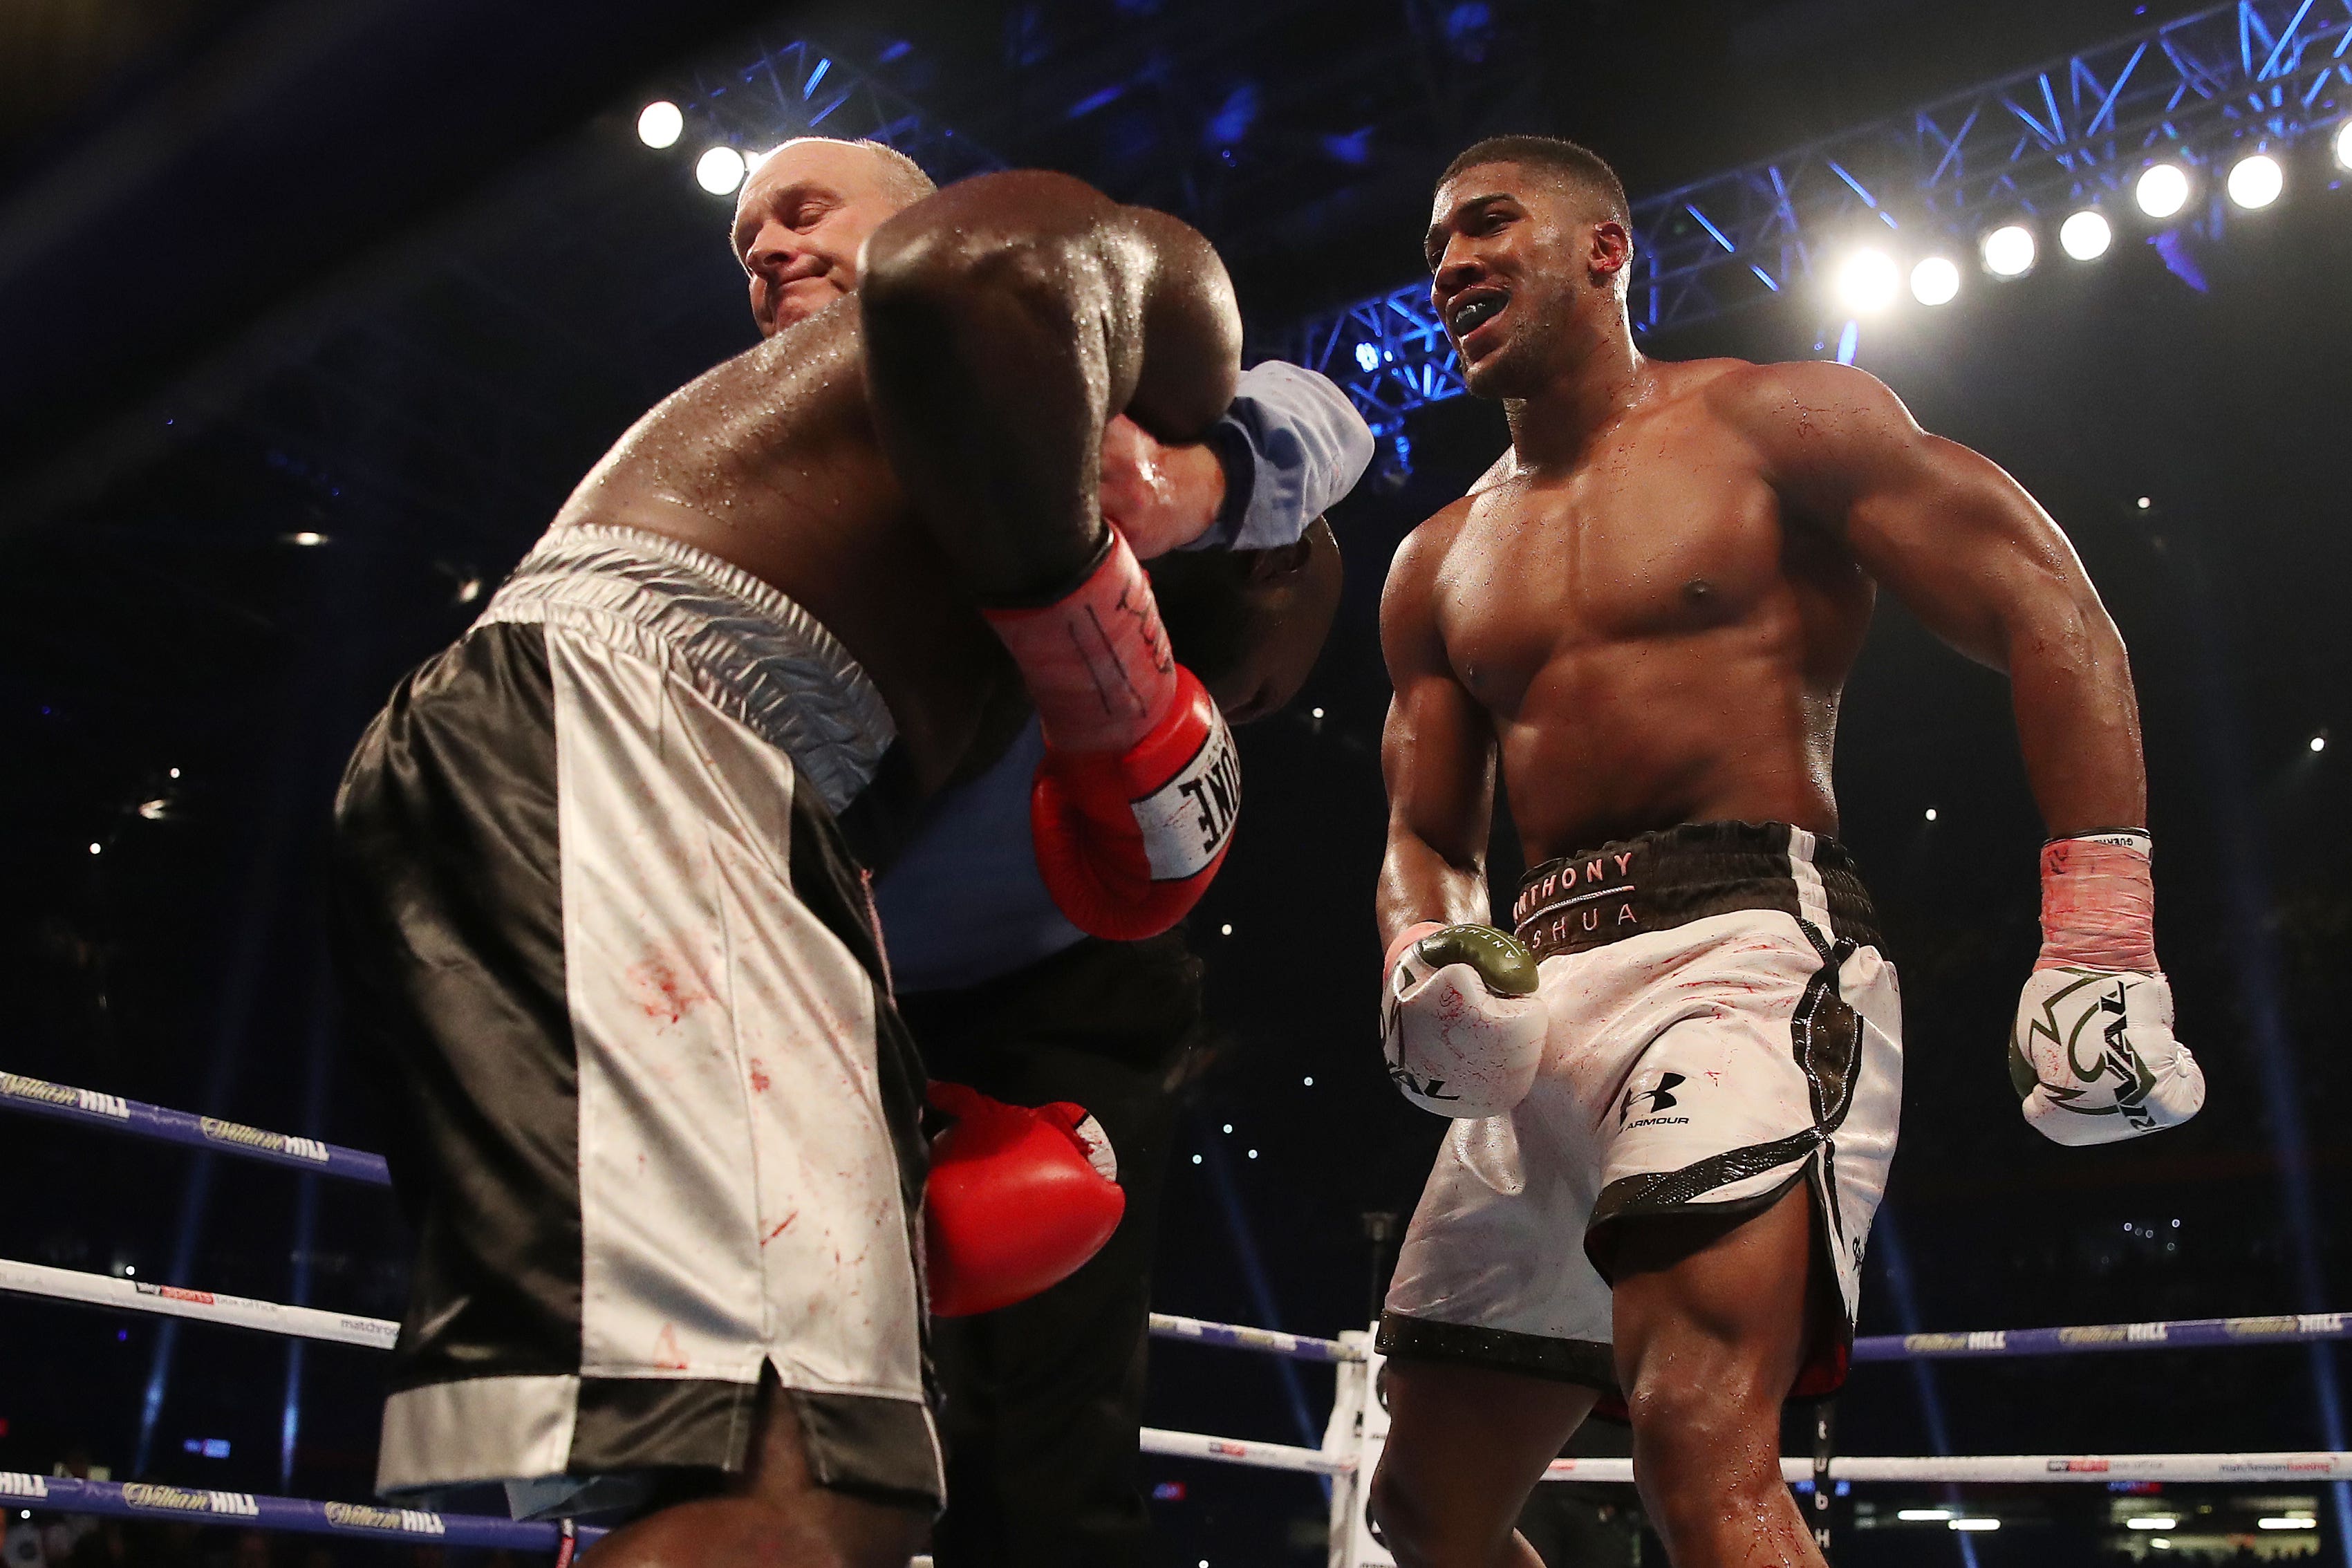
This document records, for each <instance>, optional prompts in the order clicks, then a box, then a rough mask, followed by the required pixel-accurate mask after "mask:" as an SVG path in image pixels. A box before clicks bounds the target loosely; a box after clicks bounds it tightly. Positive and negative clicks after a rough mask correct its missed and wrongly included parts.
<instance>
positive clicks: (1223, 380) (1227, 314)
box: [1119, 207, 1242, 442]
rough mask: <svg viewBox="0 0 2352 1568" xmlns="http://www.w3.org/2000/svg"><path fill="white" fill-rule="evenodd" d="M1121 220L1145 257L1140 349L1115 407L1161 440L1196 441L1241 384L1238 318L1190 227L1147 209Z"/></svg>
mask: <svg viewBox="0 0 2352 1568" xmlns="http://www.w3.org/2000/svg"><path fill="white" fill-rule="evenodd" d="M1119 214H1120V218H1121V220H1122V221H1123V222H1125V223H1126V224H1128V225H1129V226H1130V227H1131V230H1132V232H1133V234H1134V236H1135V238H1136V239H1137V241H1138V242H1139V243H1140V244H1141V245H1142V246H1143V247H1146V248H1147V249H1148V251H1149V253H1150V271H1149V279H1148V281H1147V282H1146V284H1145V286H1144V289H1143V343H1142V349H1143V353H1142V356H1141V360H1140V363H1139V364H1138V365H1137V367H1136V374H1135V379H1134V382H1133V389H1132V391H1131V393H1130V395H1129V397H1128V399H1127V401H1126V402H1125V403H1124V404H1123V405H1121V406H1122V408H1123V409H1124V411H1125V412H1126V414H1127V415H1128V416H1129V418H1131V419H1133V420H1134V421H1135V422H1136V423H1137V424H1138V425H1139V426H1142V427H1143V428H1144V429H1146V430H1148V431H1150V433H1151V434H1152V435H1154V436H1156V437H1159V438H1160V440H1162V441H1172V442H1188V441H1198V440H1200V439H1201V438H1202V437H1203V436H1205V435H1206V434H1208V431H1209V427H1210V426H1213V425H1214V424H1216V422H1217V421H1218V420H1219V419H1221V418H1223V416H1224V412H1225V409H1226V408H1227V407H1228V406H1230V405H1232V403H1233V400H1234V386H1235V384H1236V383H1238V381H1239V380H1240V378H1241V369H1242V314H1241V307H1240V305H1239V304H1238V303H1237V302H1236V301H1235V300H1234V285H1233V280H1232V279H1230V278H1228V277H1227V276H1226V275H1225V264H1224V262H1223V259H1221V258H1219V257H1218V255H1217V252H1216V249H1215V247H1213V246H1211V245H1210V243H1209V242H1208V240H1207V239H1206V238H1205V237H1203V236H1202V234H1201V233H1200V231H1198V230H1197V229H1195V228H1193V227H1192V226H1191V225H1189V224H1187V223H1185V222H1183V221H1182V220H1181V219H1180V218H1175V217H1171V216H1169V215H1168V214H1166V213H1163V212H1154V211H1153V210H1151V209H1150V208H1149V207H1122V208H1120V209H1119Z"/></svg>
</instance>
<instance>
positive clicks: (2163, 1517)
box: [2124, 1513, 2180, 1530]
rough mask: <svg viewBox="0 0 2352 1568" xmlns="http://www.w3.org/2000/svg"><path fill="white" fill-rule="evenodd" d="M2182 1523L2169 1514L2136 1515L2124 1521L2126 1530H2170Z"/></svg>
mask: <svg viewBox="0 0 2352 1568" xmlns="http://www.w3.org/2000/svg"><path fill="white" fill-rule="evenodd" d="M2179 1522H2180V1521H2179V1520H2178V1519H2176V1518H2174V1517H2173V1516H2172V1515H2171V1514H2168V1513H2142V1514H2135V1515H2134V1516H2133V1517H2131V1518H2130V1519H2127V1520H2126V1521H2124V1528H2125V1529H2126V1530H2170V1529H2171V1528H2172V1527H2173V1526H2174V1525H2177V1524H2179Z"/></svg>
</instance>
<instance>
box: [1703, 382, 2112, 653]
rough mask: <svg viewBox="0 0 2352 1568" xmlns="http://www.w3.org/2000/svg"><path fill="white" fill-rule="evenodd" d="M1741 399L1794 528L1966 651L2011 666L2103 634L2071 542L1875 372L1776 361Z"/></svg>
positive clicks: (1989, 465) (2002, 475) (2005, 479)
mask: <svg viewBox="0 0 2352 1568" xmlns="http://www.w3.org/2000/svg"><path fill="white" fill-rule="evenodd" d="M1768 378H1769V379H1768ZM1738 392H1739V393H1740V394H1741V396H1740V397H1739V404H1738V405H1739V406H1740V408H1741V412H1742V414H1743V415H1744V416H1745V422H1746V423H1747V425H1748V429H1749V430H1750V433H1751V435H1752V436H1753V437H1755V438H1756V440H1757V443H1758V447H1759V450H1760V452H1761V453H1762V455H1763V458H1764V461H1765V465H1766V468H1767V472H1768V476H1769V479H1771V482H1772V483H1773V485H1774V487H1775V488H1776V489H1778V490H1779V492H1780V495H1781V497H1782V499H1783V500H1784V503H1786V510H1787V511H1788V513H1789V515H1790V520H1791V523H1792V525H1793V526H1799V527H1805V526H1811V527H1815V528H1819V529H1821V530H1822V531H1824V532H1826V533H1828V534H1829V535H1831V536H1832V538H1834V539H1836V540H1837V541H1838V542H1841V543H1843V545H1844V546H1845V548H1846V549H1847V550H1849V551H1851V552H1853V557H1854V559H1855V561H1856V562H1857V563H1859V564H1860V565H1861V566H1862V568H1863V570H1864V571H1865V572H1867V573H1869V574H1870V575H1871V576H1872V577H1873V578H1874V579H1876V580H1877V581H1878V582H1880V583H1882V584H1885V586H1886V588H1887V589H1888V590H1889V591H1890V592H1891V593H1893V594H1894V595H1895V597H1896V598H1898V599H1900V600H1901V601H1902V602H1903V604H1904V605H1905V607H1906V608H1907V609H1909V610H1910V611H1911V612H1912V613H1913V614H1914V615H1916V616H1918V617H1919V619H1920V621H1921V622H1922V623H1924V624H1925V625H1926V626H1927V629H1928V630H1930V631H1932V632H1934V633H1935V634H1936V635H1937V637H1941V638H1942V639H1943V640H1944V641H1945V642H1947V643H1949V644H1950V645H1951V646H1952V647H1955V648H1957V649H1958V650H1959V651H1960V652H1961V653H1964V654H1966V655H1967V656H1968V657H1969V658H1973V659H1975V660H1977V661H1978V662H1979V663H1981V664H1986V665H1990V666H1991V667H1992V668H1996V669H2003V670H2005V669H2008V668H2010V667H2011V659H2012V655H2013V653H2014V652H2015V651H2016V649H2017V648H2018V647H2019V645H2020V643H2021V641H2023V640H2027V639H2032V638H2036V637H2050V636H2053V635H2069V636H2071V635H2081V634H2084V633H2091V632H2095V629H2096V627H2097V626H2104V625H2105V610H2104V609H2102V608H2101V607H2100V605H2099V602H2098V595H2097V593H2096V592H2095V590H2094V589H2093V588H2092V586H2091V583H2090V579H2089V577H2088V576H2087V575H2086V574H2084V571H2083V565H2082V563H2081V562H2080V561H2079V560H2077V559H2076V558H2075V555H2074V546H2073V545H2071V544H2070V543H2068V542H2067V540H2066V536H2065V535H2064V533H2063V532H2061V531H2060V530H2059V528H2058V525H2057V523H2056V522H2054V521H2052V519H2051V517H2050V514H2049V513H2047V512H2045V511H2044V510H2042V508H2041V506H2040V505H2039V504H2038V503H2037V502H2036V501H2035V500H2033V498H2032V496H2031V495H2029V494H2027V493H2026V490H2025V488H2024V487H2023V486H2022V485H2020V484H2019V483H2018V482H2017V481H2016V480H2015V479H2011V477H2010V476H2009V475H2008V474H2007V473H2006V472H2004V471H2003V470H2002V469H2001V468H2000V466H1999V465H1998V464H1996V463H1994V462H1992V461H1991V460H1990V458H1985V457H1983V456H1981V455H1980V454H1979V453H1976V452H1973V451H1971V450H1969V448H1968V447H1963V446H1961V445H1959V444H1958V442H1955V441H1948V440H1946V439H1944V438H1943V437H1940V436H1934V435H1930V434H1928V433H1927V431H1925V430H1923V429H1921V428H1920V427H1919V424H1918V422H1917V421H1916V420H1915V419H1914V418H1912V416H1911V411H1910V410H1909V409H1907V408H1906V407H1905V406H1904V405H1903V402H1902V400H1901V399H1900V398H1898V397H1896V396H1895V394H1894V393H1893V392H1892V391H1890V390H1888V388H1887V387H1886V386H1885V384H1883V383H1881V382H1880V381H1878V380H1877V378H1875V377H1874V376H1872V375H1869V374H1865V373H1864V372H1862V371H1858V370H1854V369H1852V368H1850V367H1848V366H1843V365H1833V364H1811V363H1807V364H1791V365H1775V366H1771V367H1769V371H1767V372H1766V373H1764V374H1763V375H1761V376H1759V378H1757V382H1756V384H1751V385H1745V386H1742V387H1740V388H1738ZM2108 629H2109V630H2110V631H2111V630H2112V628H2108Z"/></svg>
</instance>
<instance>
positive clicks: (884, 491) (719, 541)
mask: <svg viewBox="0 0 2352 1568" xmlns="http://www.w3.org/2000/svg"><path fill="white" fill-rule="evenodd" d="M556 521H557V525H558V526H564V525H570V524H580V523H607V524H615V525H620V526H624V527H630V528H638V529H643V530H646V531H649V532H654V533H661V534H667V535H668V536H669V537H671V538H675V539H677V540H680V541H682V542H686V543H688V544H691V545H693V546H695V547H696V548H698V549H700V550H705V551H708V552H710V553H711V554H713V555H716V556H718V557H719V559H721V560H723V561H727V562H729V563H732V564H734V565H737V566H740V567H741V568H742V569H743V570H745V571H747V572H749V573H751V574H752V575H754V576H756V577H759V578H761V580H762V581H764V582H766V583H768V584H770V585H772V586H773V587H775V588H776V589H778V590H779V591H781V592H782V593H783V594H784V595H787V596H789V597H790V598H792V599H793V601H794V602H796V603H798V604H799V605H801V606H802V607H803V608H804V609H806V610H808V611H809V613H810V614H812V615H814V616H815V617H816V618H817V619H818V620H819V621H821V622H823V623H824V626H826V627H827V628H828V629H829V630H831V631H832V633H833V634H834V635H835V637H839V638H840V639H841V641H842V642H843V644H844V645H845V646H846V647H848V649H849V651H850V653H851V655H852V656H853V657H855V658H856V659H857V661H858V662H859V663H860V664H861V665H863V666H864V667H865V668H866V673H867V674H868V675H870V676H871V677H872V678H873V679H874V681H875V684H876V685H877V687H879V688H880V689H881V692H882V696H883V699H884V700H885V701H887V703H888V704H889V706H890V710H891V715H892V717H893V718H894V719H895V720H896V721H897V722H898V730H899V733H900V736H901V738H902V739H903V740H904V741H905V742H906V743H907V745H908V749H909V752H910V753H911V755H912V758H913V761H914V763H915V764H916V768H917V771H918V773H919V777H920V778H921V780H922V782H923V783H924V784H926V785H927V786H928V785H933V784H937V783H939V782H940V779H941V778H943V777H944V776H946V774H947V773H949V772H950V770H951V769H952V768H953V766H954V765H955V763H956V762H957V761H958V760H959V759H960V757H961V754H962V752H963V751H964V750H965V748H966V746H967V745H968V744H969V743H970V742H971V738H972V735H973V733H974V729H975V725H976V723H977V721H978V720H979V718H980V716H981V714H982V711H983V710H985V709H986V708H987V706H988V704H989V700H990V699H991V698H992V696H993V695H994V694H995V693H997V692H998V691H999V690H1000V689H1003V688H1006V687H1007V685H1008V683H1010V682H1013V680H1014V679H1016V678H1015V676H1014V675H1013V669H1012V666H1011V663H1010V661H1009V660H1007V659H1006V658H1004V655H1003V649H1002V647H1001V646H1000V645H999V644H998V642H997V640H996V639H995V638H994V637H992V636H990V635H989V633H988V630H987V627H986V626H985V624H984V623H982V620H981V619H980V617H979V616H977V615H976V614H975V613H974V612H973V610H972V607H971V598H970V595H968V594H966V593H964V592H963V591H962V590H961V589H960V588H959V587H958V586H957V585H956V583H955V581H954V579H953V577H952V575H951V574H950V565H949V563H948V561H947V558H946V557H945V556H944V555H943V554H942V553H941V552H940V550H939V547H938V546H937V545H936V544H935V543H934V542H932V540H931V537H930V535H929V533H928V532H927V531H926V530H925V529H924V527H923V525H922V523H921V521H920V520H919V518H918V517H917V516H916V515H915V513H914V511H913V510H911V508H910V507H909V506H908V503H907V500H906V497H905V494H904V492H903V491H902V490H901V489H899V486H898V481H897V479H895V478H893V476H892V474H891V471H890V467H889V464H888V463H887V461H885V460H884V458H883V456H882V451H881V447H879V445H878V444H877V440H876V437H875V434H874V426H873V421H872V417H871V416H870V414H869V413H868V411H867V405H866V382H865V366H864V353H863V350H862V345H861V342H860V332H859V326H858V316H857V308H856V305H855V304H854V303H852V302H849V301H844V302H843V303H841V304H838V305H835V306H834V307H832V308H830V309H828V310H822V311H820V312H818V313H817V314H816V315H814V316H812V317H810V318H808V319H807V320H806V321H802V322H800V323H798V324H797V325H794V326H792V327H788V328H786V329H785V330H783V331H780V332H778V333H777V334H776V335H775V336H774V337H772V338H770V339H768V340H766V341H765V342H761V344H760V345H759V346H758V347H756V348H752V349H750V350H748V351H746V352H745V353H740V354H738V355H737V356H736V357H734V358H733V359H730V360H728V361H727V362H725V363H722V364H719V365H718V366H716V367H715V368H713V369H711V370H709V371H708V372H706V373H705V374H702V375H700V376H698V377H697V378H696V379H695V380H693V381H691V382H689V383H688V384H686V385H685V386H683V387H680V388H679V389H678V390H677V392H675V393H672V394H671V395H669V396H668V397H666V398H664V399H663V400H662V401H661V402H660V403H658V404H656V405H654V407H653V409H652V410H651V411H650V412H648V413H647V414H646V416H645V417H644V418H642V419H640V420H638V421H637V423H636V424H635V426H631V427H630V429H629V431H628V432H627V434H625V435H624V436H623V437H621V439H620V440H619V441H618V442H616V443H615V444H614V447H613V449H612V451H610V452H609V453H607V454H606V455H605V457H604V460H603V461H602V462H600V463H599V464H597V466H596V467H595V468H594V469H593V470H592V471H591V472H590V473H589V475H588V477H587V478H586V479H583V480H582V481H581V484H580V487H579V488H578V489H576V490H574V491H573V492H572V498H571V500H568V501H567V502H566V503H565V504H564V507H563V510H562V511H561V512H560V513H559V514H558V515H557V518H556Z"/></svg>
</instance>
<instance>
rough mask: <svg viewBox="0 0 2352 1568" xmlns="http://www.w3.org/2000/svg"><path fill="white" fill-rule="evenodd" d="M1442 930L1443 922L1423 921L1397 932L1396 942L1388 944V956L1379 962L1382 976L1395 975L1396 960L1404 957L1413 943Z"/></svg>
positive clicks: (1443, 927)
mask: <svg viewBox="0 0 2352 1568" xmlns="http://www.w3.org/2000/svg"><path fill="white" fill-rule="evenodd" d="M1444 929H1445V926H1444V922H1443V921H1421V922H1420V923H1419V924H1418V925H1409V926H1407V927H1405V928H1404V930H1402V931H1399V932H1397V935H1396V940H1395V941H1394V942H1391V943H1389V952H1388V956H1387V957H1386V958H1384V959H1382V960H1381V973H1382V974H1383V975H1389V974H1394V973H1396V966H1397V960H1399V959H1401V958H1402V957H1403V956H1404V955H1405V950H1406V949H1408V948H1410V947H1411V946H1412V944H1413V943H1414V942H1419V941H1420V940H1421V939H1422V938H1423V937H1425V936H1427V935H1428V934H1429V933H1430V932H1432V931H1444Z"/></svg>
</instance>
